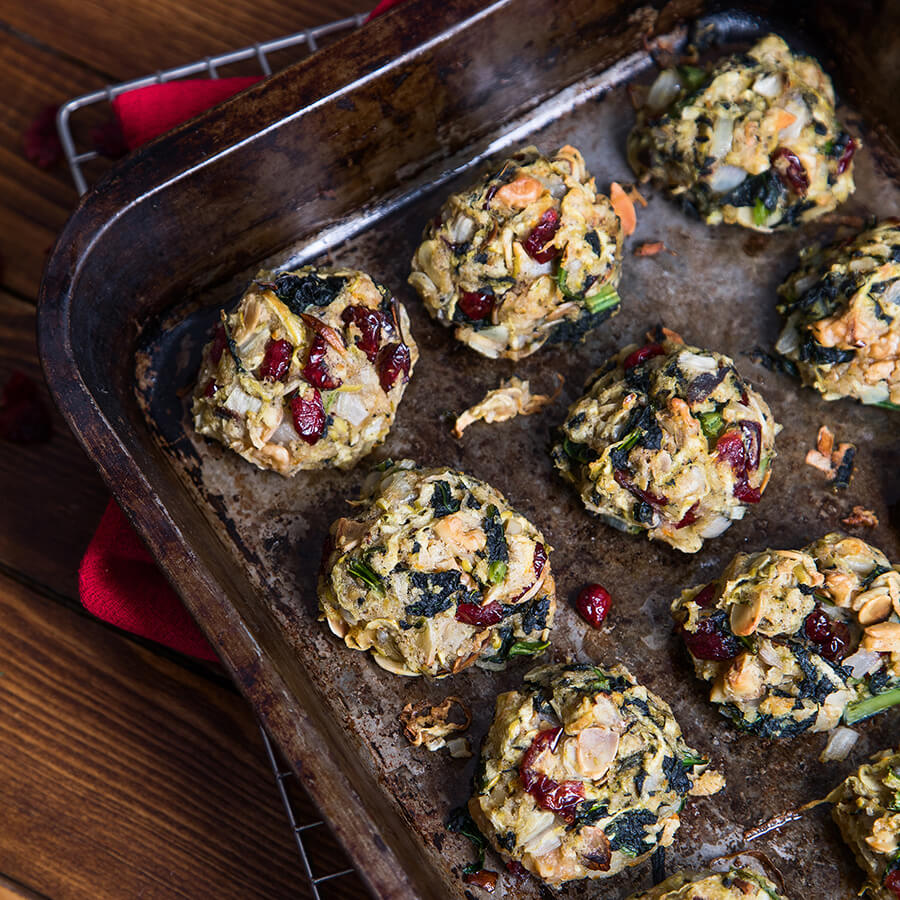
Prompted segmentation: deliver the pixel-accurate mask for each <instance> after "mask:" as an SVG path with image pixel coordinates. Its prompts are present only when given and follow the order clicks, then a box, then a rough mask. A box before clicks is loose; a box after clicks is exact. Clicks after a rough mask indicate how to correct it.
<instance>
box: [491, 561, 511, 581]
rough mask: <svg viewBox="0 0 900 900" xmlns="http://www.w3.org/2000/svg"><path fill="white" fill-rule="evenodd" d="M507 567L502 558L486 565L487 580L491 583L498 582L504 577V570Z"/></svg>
mask: <svg viewBox="0 0 900 900" xmlns="http://www.w3.org/2000/svg"><path fill="white" fill-rule="evenodd" d="M508 568H509V567H508V566H507V564H506V563H505V562H503V560H502V559H498V560H495V561H494V562H492V563H491V564H490V565H489V566H488V580H489V581H490V582H491V584H500V582H501V581H503V579H504V578H506V571H507V569H508Z"/></svg>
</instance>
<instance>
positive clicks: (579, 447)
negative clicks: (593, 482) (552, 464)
mask: <svg viewBox="0 0 900 900" xmlns="http://www.w3.org/2000/svg"><path fill="white" fill-rule="evenodd" d="M562 450H563V453H565V454H566V456H568V457H569V458H570V459H574V460H575V461H576V462H580V463H589V462H593V461H594V460H595V459H596V458H597V454H596V453H595V452H594V451H593V450H592V449H591V448H590V447H589V446H588V445H587V444H577V443H575V441H570V440H569V439H568V438H567V437H564V438H563V440H562Z"/></svg>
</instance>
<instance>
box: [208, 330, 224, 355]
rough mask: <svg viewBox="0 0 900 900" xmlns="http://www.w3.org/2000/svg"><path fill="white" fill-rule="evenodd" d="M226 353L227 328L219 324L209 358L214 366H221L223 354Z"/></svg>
mask: <svg viewBox="0 0 900 900" xmlns="http://www.w3.org/2000/svg"><path fill="white" fill-rule="evenodd" d="M224 351H225V326H224V325H223V324H222V323H221V322H219V324H218V325H217V326H216V332H215V334H214V335H213V342H212V347H210V350H209V358H210V360H211V361H212V364H213V365H214V366H217V365H218V364H219V360H220V359H221V358H222V353H223V352H224Z"/></svg>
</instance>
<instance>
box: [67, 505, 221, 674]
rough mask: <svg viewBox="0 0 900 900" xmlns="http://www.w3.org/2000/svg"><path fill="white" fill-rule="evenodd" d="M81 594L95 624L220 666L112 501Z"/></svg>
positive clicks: (85, 564)
mask: <svg viewBox="0 0 900 900" xmlns="http://www.w3.org/2000/svg"><path fill="white" fill-rule="evenodd" d="M78 590H79V593H80V595H81V603H82V605H83V606H84V608H85V609H86V610H88V612H91V613H93V614H94V615H95V616H97V618H99V619H103V620H104V621H106V622H111V623H112V624H113V625H117V626H118V627H119V628H124V629H125V630H126V631H131V632H133V633H134V634H139V635H140V636H141V637H145V638H150V639H151V640H154V641H157V642H158V643H160V644H165V645H166V646H167V647H171V648H172V649H173V650H178V651H180V652H181V653H187V654H189V655H190V656H196V657H199V658H200V659H208V660H212V661H217V660H218V657H217V656H216V654H215V651H214V650H213V648H212V647H210V645H209V644H208V643H207V640H206V638H205V637H204V636H203V634H202V632H201V631H200V629H199V628H198V627H197V626H196V624H195V623H194V620H193V619H192V618H191V617H190V614H189V613H188V611H187V610H186V609H185V608H184V606H182V604H181V600H180V599H179V598H178V595H177V594H176V593H175V592H174V591H173V590H172V588H171V587H170V586H169V583H168V582H167V581H166V579H165V578H164V577H163V575H162V573H161V572H160V571H159V569H157V568H156V563H155V562H154V561H153V557H152V556H150V554H149V553H148V552H147V549H146V547H144V544H143V542H142V541H141V539H140V538H139V537H138V536H137V534H136V533H135V531H134V529H132V527H131V525H130V524H129V522H128V520H127V519H126V518H125V514H124V513H123V512H122V510H121V509H119V507H118V506H117V505H116V502H115V501H114V500H110V501H109V505H108V506H107V507H106V512H104V513H103V518H102V519H101V520H100V525H99V527H98V528H97V531H96V532H95V533H94V537H93V538H92V539H91V543H90V544H89V545H88V548H87V552H86V553H85V554H84V559H83V560H82V561H81V570H80V571H79V573H78Z"/></svg>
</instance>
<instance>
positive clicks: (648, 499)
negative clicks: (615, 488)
mask: <svg viewBox="0 0 900 900" xmlns="http://www.w3.org/2000/svg"><path fill="white" fill-rule="evenodd" d="M613 478H614V479H615V480H616V484H618V485H619V486H620V487H623V488H625V490H626V491H628V492H629V493H630V494H633V495H634V496H635V497H637V498H638V500H643V501H644V503H649V504H650V505H651V506H655V507H656V508H657V509H659V508H660V507H663V506H665V505H666V504H667V503H668V502H669V501H668V500H666V498H665V497H657V496H656V494H651V493H650V491H645V490H644V489H643V488H639V487H638V486H637V485H636V484H635V483H634V482H633V481H632V480H631V479H630V478H629V477H628V475H627V474H626V473H625V470H624V469H616V471H615V472H613Z"/></svg>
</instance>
